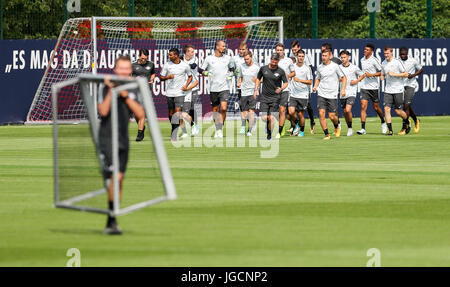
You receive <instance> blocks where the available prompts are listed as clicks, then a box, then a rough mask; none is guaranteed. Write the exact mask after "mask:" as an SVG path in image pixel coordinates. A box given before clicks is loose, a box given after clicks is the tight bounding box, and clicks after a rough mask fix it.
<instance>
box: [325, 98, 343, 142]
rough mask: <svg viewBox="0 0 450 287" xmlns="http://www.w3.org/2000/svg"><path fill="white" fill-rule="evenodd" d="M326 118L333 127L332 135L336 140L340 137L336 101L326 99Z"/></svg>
mask: <svg viewBox="0 0 450 287" xmlns="http://www.w3.org/2000/svg"><path fill="white" fill-rule="evenodd" d="M326 103H327V111H328V117H329V118H330V120H331V121H332V122H333V125H334V135H335V136H336V137H337V138H338V137H340V136H341V127H340V124H341V123H340V122H339V116H338V99H326Z"/></svg>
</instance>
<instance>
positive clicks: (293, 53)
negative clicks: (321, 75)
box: [289, 40, 316, 134]
mask: <svg viewBox="0 0 450 287" xmlns="http://www.w3.org/2000/svg"><path fill="white" fill-rule="evenodd" d="M300 49H301V45H300V42H299V41H298V40H294V41H292V43H291V53H290V54H289V57H290V58H291V59H292V61H293V62H294V63H295V62H296V61H297V53H298V51H300ZM303 64H304V65H305V66H307V67H309V68H310V69H311V73H312V74H314V68H313V65H312V60H311V58H310V57H309V56H308V55H306V53H305V59H304V61H303ZM311 91H312V85H311V86H310V92H311ZM306 108H307V111H308V117H309V122H310V132H311V134H314V133H315V132H316V122H315V121H314V110H313V108H312V106H311V93H309V99H308V106H307V107H306ZM291 129H292V130H291ZM291 129H289V130H290V132H293V130H294V127H291Z"/></svg>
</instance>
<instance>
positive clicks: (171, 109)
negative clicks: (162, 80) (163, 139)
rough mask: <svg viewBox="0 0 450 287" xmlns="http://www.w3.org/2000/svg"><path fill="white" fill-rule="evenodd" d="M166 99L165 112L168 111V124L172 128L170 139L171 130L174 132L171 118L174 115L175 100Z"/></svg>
mask: <svg viewBox="0 0 450 287" xmlns="http://www.w3.org/2000/svg"><path fill="white" fill-rule="evenodd" d="M166 99H167V111H168V114H169V122H170V124H171V126H172V129H171V131H170V136H171V137H172V134H173V130H174V126H173V123H172V117H173V115H174V113H175V99H174V98H173V97H167V98H166Z"/></svg>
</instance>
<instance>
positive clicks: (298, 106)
mask: <svg viewBox="0 0 450 287" xmlns="http://www.w3.org/2000/svg"><path fill="white" fill-rule="evenodd" d="M308 103H309V101H308V99H300V98H294V97H291V98H290V99H289V107H294V108H295V110H296V111H297V112H299V111H306V110H307V109H308Z"/></svg>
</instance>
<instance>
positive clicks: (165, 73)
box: [159, 65, 175, 81]
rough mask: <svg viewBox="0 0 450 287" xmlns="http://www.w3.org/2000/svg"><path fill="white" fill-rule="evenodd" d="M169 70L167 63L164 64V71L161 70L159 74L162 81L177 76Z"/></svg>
mask: <svg viewBox="0 0 450 287" xmlns="http://www.w3.org/2000/svg"><path fill="white" fill-rule="evenodd" d="M168 73H169V70H168V69H167V65H164V67H163V69H162V71H161V75H160V76H159V78H160V79H161V81H166V80H169V79H173V78H174V77H175V75H174V74H169V75H168Z"/></svg>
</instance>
